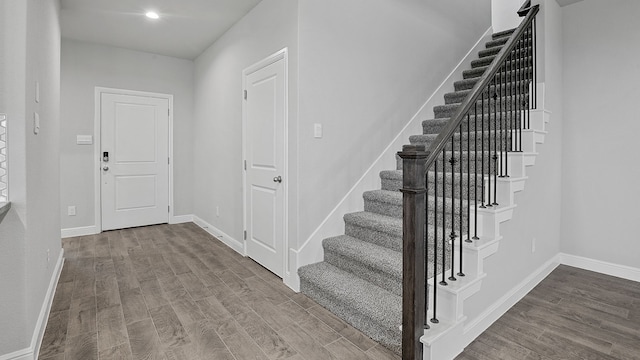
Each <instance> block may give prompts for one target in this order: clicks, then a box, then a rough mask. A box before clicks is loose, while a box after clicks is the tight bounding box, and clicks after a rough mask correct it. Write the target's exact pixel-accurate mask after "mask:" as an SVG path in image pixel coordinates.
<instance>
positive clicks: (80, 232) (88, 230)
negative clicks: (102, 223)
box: [61, 225, 100, 239]
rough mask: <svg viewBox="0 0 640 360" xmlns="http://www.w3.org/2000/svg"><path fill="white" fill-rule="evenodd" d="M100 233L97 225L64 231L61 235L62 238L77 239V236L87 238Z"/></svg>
mask: <svg viewBox="0 0 640 360" xmlns="http://www.w3.org/2000/svg"><path fill="white" fill-rule="evenodd" d="M99 233H100V231H99V230H98V228H97V227H96V226H95V225H92V226H82V227H77V228H68V229H62V231H61V235H62V238H63V239H64V238H70V237H76V236H86V235H95V234H99Z"/></svg>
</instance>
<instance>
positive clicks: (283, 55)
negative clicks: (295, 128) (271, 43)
mask: <svg viewBox="0 0 640 360" xmlns="http://www.w3.org/2000/svg"><path fill="white" fill-rule="evenodd" d="M280 60H283V61H284V93H285V94H284V102H285V104H284V169H283V171H282V174H283V177H284V179H285V180H284V181H283V182H282V191H283V192H284V214H283V216H284V229H283V230H284V231H283V236H284V244H283V245H284V251H283V259H282V261H283V269H284V274H283V280H284V279H286V278H287V277H288V275H289V256H288V254H289V231H288V229H289V179H290V178H291V177H290V176H289V52H288V48H284V49H282V50H280V51H278V52H276V53H274V54H272V55H270V56H268V57H266V58H264V59H262V60H260V61H258V62H257V63H255V64H253V65H251V66H249V67H247V68H246V69H244V70H243V71H242V90H243V92H244V90H245V89H246V88H247V77H248V76H249V75H250V74H252V73H254V72H256V71H258V70H260V69H262V68H264V67H266V66H269V65H271V64H273V63H275V62H277V61H280ZM241 96H244V93H243V94H241ZM247 122H248V120H247V110H246V102H245V101H244V98H243V101H242V162H243V163H242V164H241V166H242V169H243V170H242V210H243V211H242V216H243V226H242V227H243V229H244V231H245V234H246V230H247V213H248V212H249V209H247V208H246V204H247V186H246V185H247V172H246V171H245V168H244V163H245V161H246V159H247ZM243 239H244V240H243V255H245V256H246V255H247V239H246V238H244V237H243Z"/></svg>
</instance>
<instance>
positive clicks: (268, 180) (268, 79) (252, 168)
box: [244, 58, 287, 277]
mask: <svg viewBox="0 0 640 360" xmlns="http://www.w3.org/2000/svg"><path fill="white" fill-rule="evenodd" d="M285 79H286V76H285V59H284V58H281V59H280V60H277V61H275V62H273V63H271V64H269V65H266V66H264V67H260V68H258V69H257V70H255V71H251V72H248V73H245V79H244V81H245V86H246V87H245V89H246V91H247V92H246V100H245V107H244V111H245V122H244V126H245V139H244V144H245V155H246V177H245V179H246V183H245V188H244V189H245V201H246V203H245V218H246V231H247V234H246V240H247V241H246V247H247V255H248V256H249V257H251V258H252V259H254V260H255V261H257V262H258V263H260V264H262V265H263V266H264V267H266V268H267V269H269V270H271V271H272V272H273V273H274V274H276V275H278V276H280V277H282V276H283V275H284V268H285V266H284V264H285V260H284V259H285V257H284V255H285V231H284V230H285V228H284V219H285V191H284V190H285V188H284V184H285V183H286V181H287V179H286V178H285V176H284V175H285V173H284V170H285V141H286V137H285V121H286V118H285V116H286V113H285V107H286V86H285V85H286V84H285Z"/></svg>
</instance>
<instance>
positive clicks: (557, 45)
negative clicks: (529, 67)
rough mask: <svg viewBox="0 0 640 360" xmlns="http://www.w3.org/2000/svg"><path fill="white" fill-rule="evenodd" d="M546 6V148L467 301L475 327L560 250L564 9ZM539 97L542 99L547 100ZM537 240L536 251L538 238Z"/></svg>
mask: <svg viewBox="0 0 640 360" xmlns="http://www.w3.org/2000/svg"><path fill="white" fill-rule="evenodd" d="M534 3H540V4H541V7H540V13H539V14H538V17H537V21H538V32H537V34H538V41H539V45H542V44H544V46H538V56H539V57H541V58H540V60H539V62H538V66H539V67H540V68H539V72H538V76H539V77H538V82H540V83H544V85H545V91H546V96H545V97H544V100H545V102H544V103H542V102H540V103H539V109H540V110H546V111H549V112H551V114H550V122H549V123H548V124H547V126H546V130H547V131H548V134H547V135H546V136H545V142H544V144H538V145H537V149H536V150H537V152H538V156H537V158H536V164H535V165H534V166H532V167H527V169H526V176H527V177H528V179H527V180H526V185H525V189H524V190H523V191H522V192H518V193H516V196H515V204H516V205H517V207H516V208H515V211H514V214H513V218H512V219H511V220H509V221H508V222H505V223H503V224H502V226H501V228H500V232H501V235H502V236H503V240H502V241H501V242H500V247H499V249H498V252H497V253H496V254H494V255H493V256H491V257H489V258H488V259H487V260H486V261H485V262H484V271H485V272H486V273H487V277H485V278H484V279H483V280H482V290H481V292H480V293H478V294H476V295H474V296H473V297H471V298H470V301H468V302H466V303H465V309H464V311H465V315H467V316H468V318H469V323H473V322H474V321H475V320H479V319H480V318H479V317H481V316H483V315H484V314H485V311H487V309H490V308H491V306H493V305H495V304H496V303H497V302H498V300H499V299H500V298H502V297H503V296H505V295H506V294H507V293H508V292H509V291H511V290H513V289H514V288H516V287H518V286H520V285H522V284H523V283H524V282H525V280H526V279H527V277H529V276H530V275H532V274H534V273H535V272H536V271H537V270H540V269H541V268H542V267H543V265H545V264H546V263H547V262H548V261H550V260H552V259H554V258H555V257H556V255H557V254H558V253H559V251H560V243H561V233H560V228H561V224H562V220H563V215H564V214H561V198H562V192H563V191H564V189H563V188H562V176H563V168H565V167H566V165H565V164H566V163H564V159H563V158H562V156H561V154H562V150H563V149H562V142H563V141H564V139H563V135H564V133H565V132H564V129H563V128H564V125H565V124H564V122H565V121H564V119H563V115H562V114H563V101H562V99H563V98H562V96H563V92H562V88H563V86H562V72H563V68H562V66H563V61H562V47H563V42H562V22H561V8H560V7H559V6H558V4H557V3H556V1H555V0H541V1H534ZM542 100H543V99H542V98H539V101H542ZM533 238H535V239H536V245H535V252H532V240H533Z"/></svg>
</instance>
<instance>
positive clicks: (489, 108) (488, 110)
mask: <svg viewBox="0 0 640 360" xmlns="http://www.w3.org/2000/svg"><path fill="white" fill-rule="evenodd" d="M487 97H488V99H487V100H488V103H489V105H488V106H487V115H488V116H489V118H488V119H487V122H488V125H489V132H488V136H487V139H486V140H487V150H488V152H487V153H488V158H487V174H488V175H489V176H487V190H488V191H487V203H486V206H487V207H491V131H492V129H491V99H492V98H493V94H491V83H489V86H488V87H487ZM494 129H495V128H494ZM484 141H485V139H484V138H483V139H482V144H483V145H484ZM482 157H483V158H484V153H483V154H482ZM482 172H484V169H482Z"/></svg>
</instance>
